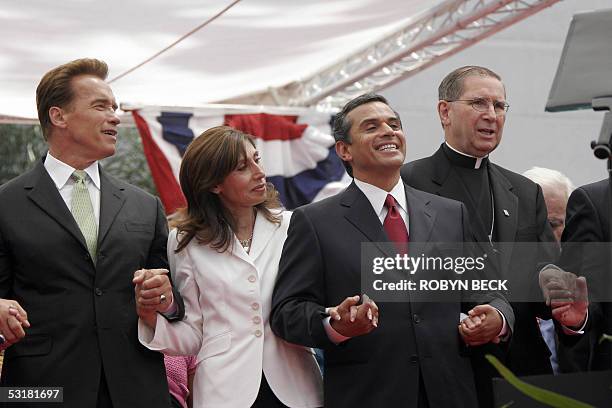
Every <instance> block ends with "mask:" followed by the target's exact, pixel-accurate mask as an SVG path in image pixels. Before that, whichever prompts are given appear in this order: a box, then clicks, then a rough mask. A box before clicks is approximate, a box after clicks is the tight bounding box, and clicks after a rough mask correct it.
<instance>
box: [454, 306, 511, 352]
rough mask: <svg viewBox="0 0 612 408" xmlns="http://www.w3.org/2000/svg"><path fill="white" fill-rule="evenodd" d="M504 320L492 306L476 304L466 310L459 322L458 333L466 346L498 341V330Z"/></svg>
mask: <svg viewBox="0 0 612 408" xmlns="http://www.w3.org/2000/svg"><path fill="white" fill-rule="evenodd" d="M503 324H504V321H503V319H502V317H501V315H500V314H499V312H498V311H497V309H495V308H494V307H493V306H490V305H478V306H476V307H475V308H473V309H472V310H470V311H469V312H468V317H466V318H465V319H463V320H462V321H461V323H460V324H459V334H461V337H462V338H463V341H464V342H465V344H467V345H468V346H480V345H482V344H486V343H489V342H492V343H499V341H500V340H499V337H498V335H499V332H500V331H501V329H502V327H503Z"/></svg>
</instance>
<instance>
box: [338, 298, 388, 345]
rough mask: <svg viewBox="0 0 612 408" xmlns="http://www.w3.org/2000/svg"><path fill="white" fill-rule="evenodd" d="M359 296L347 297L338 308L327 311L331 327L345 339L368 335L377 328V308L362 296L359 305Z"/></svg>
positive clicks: (372, 302) (371, 301)
mask: <svg viewBox="0 0 612 408" xmlns="http://www.w3.org/2000/svg"><path fill="white" fill-rule="evenodd" d="M358 303H359V295H357V296H352V297H347V298H346V299H344V301H343V302H342V303H340V304H339V305H338V306H334V307H331V308H330V309H329V315H330V317H331V319H330V324H331V327H332V328H333V329H334V330H335V331H337V332H338V333H340V334H341V335H343V336H346V337H355V336H361V335H363V334H368V333H369V332H371V331H372V330H374V329H375V328H376V327H378V306H376V303H374V301H373V300H371V299H368V298H367V297H365V296H364V302H363V303H362V304H360V305H358Z"/></svg>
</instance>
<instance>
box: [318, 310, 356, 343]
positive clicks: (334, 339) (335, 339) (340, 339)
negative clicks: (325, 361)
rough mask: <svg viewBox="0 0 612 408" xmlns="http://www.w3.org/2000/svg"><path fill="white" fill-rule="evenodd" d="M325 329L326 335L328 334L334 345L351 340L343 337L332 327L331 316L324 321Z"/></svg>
mask: <svg viewBox="0 0 612 408" xmlns="http://www.w3.org/2000/svg"><path fill="white" fill-rule="evenodd" d="M323 328H324V329H325V333H327V337H328V338H329V340H330V341H331V342H332V343H334V344H340V343H342V342H344V341H347V340H348V339H350V337H346V336H343V335H342V334H340V333H338V332H337V331H336V330H334V328H333V327H332V326H331V317H330V316H327V317H326V318H325V319H323Z"/></svg>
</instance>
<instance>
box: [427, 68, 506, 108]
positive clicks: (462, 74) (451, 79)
mask: <svg viewBox="0 0 612 408" xmlns="http://www.w3.org/2000/svg"><path fill="white" fill-rule="evenodd" d="M469 76H481V77H491V78H495V79H497V80H498V81H500V82H501V77H500V76H499V75H498V74H496V73H495V72H493V71H491V70H490V69H488V68H485V67H479V66H477V65H466V66H465V67H461V68H457V69H456V70H454V71H453V72H451V73H450V74H448V75H447V76H445V77H444V79H443V80H442V82H440V86H439V87H438V99H439V100H441V101H453V100H455V99H459V98H460V97H461V95H462V94H463V80H464V79H465V78H467V77H469Z"/></svg>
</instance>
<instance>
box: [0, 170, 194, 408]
mask: <svg viewBox="0 0 612 408" xmlns="http://www.w3.org/2000/svg"><path fill="white" fill-rule="evenodd" d="M100 180H101V181H100V183H101V193H100V223H99V235H98V255H97V257H98V259H97V262H96V264H95V265H94V262H93V261H92V259H91V257H90V256H89V253H88V251H87V247H86V244H85V240H84V238H83V235H82V234H81V232H80V230H79V227H78V225H77V224H76V222H75V220H74V218H73V217H72V214H71V213H70V211H69V209H68V208H67V206H66V204H65V203H64V201H63V200H62V198H61V196H60V194H59V191H58V190H57V188H56V187H55V185H54V184H53V181H52V180H51V178H50V176H49V174H48V173H47V171H46V170H45V168H44V166H43V163H42V161H41V162H40V163H39V164H38V165H37V166H36V167H35V168H34V169H33V170H31V171H30V172H28V173H26V174H24V175H22V176H20V177H17V178H16V179H14V180H12V181H10V182H8V183H6V184H5V185H3V186H2V187H0V297H1V298H8V299H15V300H17V301H18V302H19V303H20V304H21V305H22V306H23V308H24V309H25V310H26V311H27V313H28V318H29V321H30V323H31V325H32V326H31V328H30V329H27V330H26V332H27V333H26V337H25V338H24V339H23V340H22V341H21V342H19V343H16V344H14V345H13V346H11V347H9V348H8V349H7V350H6V354H5V357H4V366H3V367H2V377H1V382H0V385H2V386H9V385H10V386H61V387H64V404H63V405H62V406H63V407H74V408H77V407H78V408H82V407H95V406H96V399H97V393H98V388H99V384H100V375H101V373H102V372H104V373H105V375H106V381H107V383H108V388H109V392H110V395H111V398H112V401H113V404H114V407H115V408H123V407H125V408H128V407H143V408H145V407H146V408H150V407H159V408H162V407H163V408H167V407H168V406H169V405H168V404H169V402H168V388H167V382H166V376H165V371H164V364H163V359H162V356H161V355H160V354H158V353H156V352H152V351H150V350H148V349H146V348H145V347H144V346H142V345H141V344H140V343H139V341H138V335H137V315H136V309H135V304H134V303H135V301H134V286H133V284H132V277H133V274H134V271H136V270H137V269H139V268H167V267H168V264H167V259H166V240H167V224H166V219H165V217H164V213H163V210H162V206H161V203H160V202H159V200H158V199H156V198H155V197H153V196H151V195H150V194H148V193H145V192H144V191H142V190H140V189H138V188H136V187H133V186H131V185H129V184H126V183H123V182H121V181H118V180H116V179H114V178H112V177H110V176H109V175H108V174H106V173H105V172H104V171H102V170H100ZM177 304H178V306H179V317H182V316H180V314H181V312H183V311H184V309H183V307H182V301H181V300H180V297H179V298H177Z"/></svg>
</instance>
